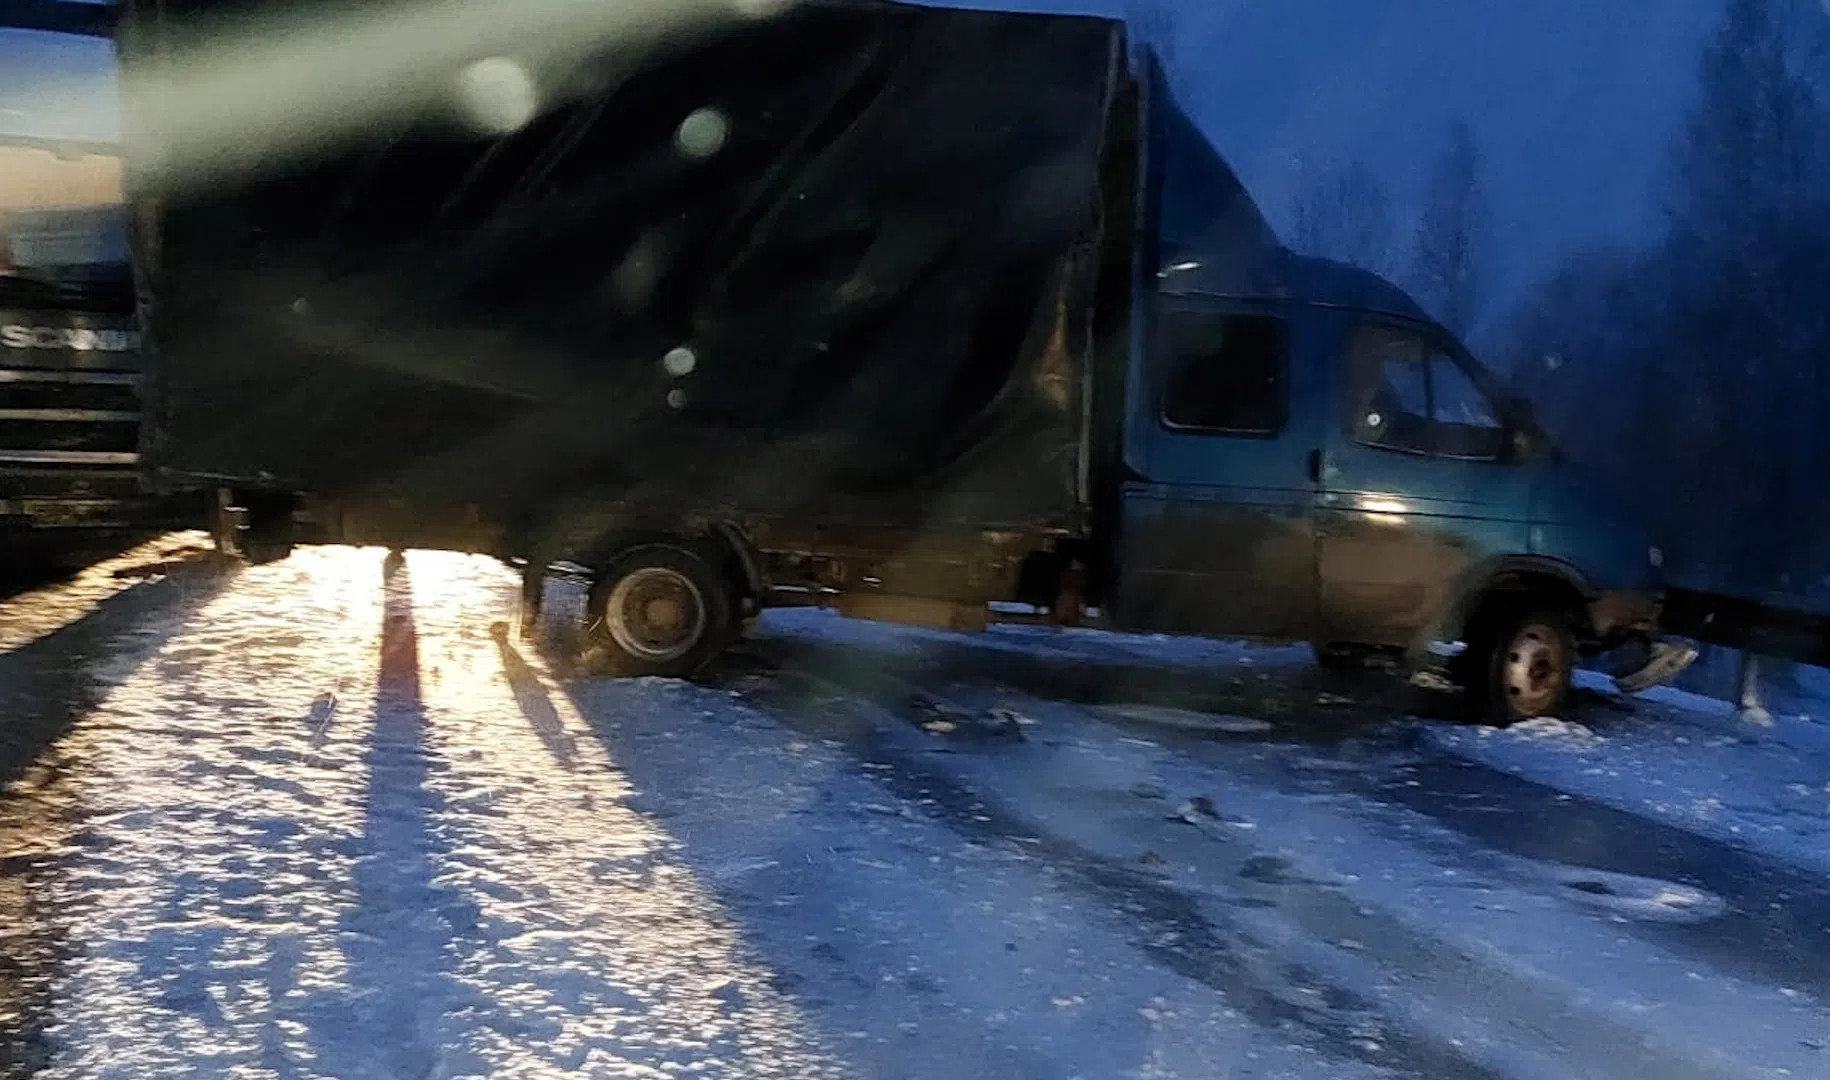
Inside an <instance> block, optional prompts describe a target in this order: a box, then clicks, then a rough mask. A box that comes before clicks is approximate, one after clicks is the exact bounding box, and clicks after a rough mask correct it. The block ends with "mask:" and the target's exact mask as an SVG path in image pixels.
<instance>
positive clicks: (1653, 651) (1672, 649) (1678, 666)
mask: <svg viewBox="0 0 1830 1080" xmlns="http://www.w3.org/2000/svg"><path fill="white" fill-rule="evenodd" d="M1696 658H1697V647H1696V646H1695V645H1691V644H1689V643H1687V642H1681V641H1654V642H1653V643H1652V646H1651V648H1650V649H1648V650H1647V659H1646V663H1645V665H1644V666H1642V667H1641V668H1640V669H1639V670H1638V671H1634V672H1630V673H1628V674H1626V675H1616V676H1614V686H1615V687H1616V688H1617V689H1619V690H1620V692H1621V693H1623V694H1637V693H1639V692H1640V691H1642V690H1650V689H1652V688H1653V687H1654V686H1659V685H1661V684H1663V683H1668V682H1670V681H1671V680H1672V679H1675V678H1677V676H1678V673H1679V672H1681V671H1683V670H1684V669H1685V668H1687V667H1689V666H1690V665H1691V664H1692V663H1693V662H1695V661H1696Z"/></svg>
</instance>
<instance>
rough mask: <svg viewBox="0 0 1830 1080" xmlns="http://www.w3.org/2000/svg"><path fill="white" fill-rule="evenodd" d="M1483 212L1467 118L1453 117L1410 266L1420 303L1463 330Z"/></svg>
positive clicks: (1472, 297)
mask: <svg viewBox="0 0 1830 1080" xmlns="http://www.w3.org/2000/svg"><path fill="white" fill-rule="evenodd" d="M1484 214H1485V205H1484V197H1483V192H1482V186H1481V159H1480V148H1479V146H1478V145H1476V143H1475V141H1474V132H1473V131H1472V130H1471V129H1470V128H1469V127H1468V125H1467V123H1466V122H1464V121H1460V120H1457V121H1456V122H1455V124H1454V126H1453V127H1451V128H1450V130H1449V142H1448V146H1447V147H1446V148H1445V149H1444V150H1443V154H1442V157H1441V159H1440V160H1439V161H1438V162H1437V164H1436V168H1435V171H1434V172H1433V173H1432V175H1431V177H1430V183H1429V188H1428V190H1427V192H1426V194H1425V200H1424V209H1423V218H1422V220H1421V221H1420V222H1419V223H1418V226H1417V238H1416V248H1415V250H1414V252H1413V256H1412V266H1413V275H1414V278H1415V280H1416V282H1417V286H1418V290H1419V291H1420V292H1421V293H1422V294H1423V296H1424V298H1425V303H1426V304H1428V305H1429V306H1430V307H1431V308H1432V309H1433V310H1434V313H1435V315H1436V317H1437V318H1439V319H1441V320H1442V323H1443V325H1445V326H1447V327H1449V328H1450V329H1451V330H1454V331H1455V332H1456V333H1458V334H1465V333H1467V332H1468V329H1469V327H1470V325H1471V324H1472V323H1473V321H1474V317H1475V315H1476V314H1477V313H1478V311H1479V305H1480V301H1481V294H1480V287H1479V286H1480V282H1479V277H1478V274H1479V262H1480V258H1479V257H1480V243H1481V240H1482V234H1483V231H1484V228H1485V221H1484Z"/></svg>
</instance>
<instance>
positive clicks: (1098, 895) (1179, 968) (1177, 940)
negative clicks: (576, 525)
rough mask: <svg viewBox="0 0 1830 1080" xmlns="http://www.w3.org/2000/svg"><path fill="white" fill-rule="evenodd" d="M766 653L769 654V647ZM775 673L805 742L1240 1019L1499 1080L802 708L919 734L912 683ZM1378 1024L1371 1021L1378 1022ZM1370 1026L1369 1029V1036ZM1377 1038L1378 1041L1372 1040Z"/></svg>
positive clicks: (786, 663) (1467, 1079)
mask: <svg viewBox="0 0 1830 1080" xmlns="http://www.w3.org/2000/svg"><path fill="white" fill-rule="evenodd" d="M761 651H763V652H765V653H766V654H767V653H771V652H772V650H770V649H769V648H768V647H767V646H766V645H764V646H762V648H761ZM774 655H775V657H776V658H778V659H780V662H781V664H782V667H781V669H780V674H781V675H783V676H786V677H788V678H791V679H794V680H796V681H799V682H800V683H801V687H800V690H799V692H798V694H797V693H796V692H795V691H793V690H790V689H787V688H785V687H774V688H770V689H769V690H766V691H763V692H761V693H759V694H758V695H757V700H758V701H759V702H763V703H766V704H767V705H768V706H769V707H770V710H771V712H772V713H774V714H775V715H776V716H777V717H779V718H781V719H783V721H784V722H787V723H790V724H792V725H795V726H797V727H800V728H802V729H803V730H807V731H809V733H811V734H818V735H822V736H825V737H831V738H837V739H839V740H841V741H842V742H843V743H844V744H845V745H846V746H847V747H848V749H849V751H850V752H851V753H852V754H853V756H855V757H856V758H857V759H858V760H859V761H860V762H863V763H866V764H877V765H882V766H885V768H883V769H882V770H880V771H874V772H873V773H872V775H873V776H874V777H875V778H877V779H878V780H879V782H881V783H883V784H884V785H885V786H887V787H888V788H890V790H892V791H893V792H895V793H896V794H897V795H899V796H900V797H902V798H903V799H906V800H909V801H912V802H925V803H928V804H931V805H933V806H934V807H935V808H936V813H937V815H938V816H939V817H940V818H941V819H942V820H944V821H945V822H947V823H948V824H949V825H950V826H952V827H954V828H956V829H959V830H961V831H963V832H966V833H970V834H982V835H989V836H994V837H999V838H1003V839H1011V840H1017V841H1019V842H1021V843H1023V844H1025V845H1026V846H1027V847H1028V848H1029V850H1032V851H1035V852H1036V853H1038V854H1039V855H1041V856H1042V857H1044V858H1045V859H1047V860H1048V861H1049V863H1050V864H1051V865H1052V866H1054V867H1056V868H1057V869H1058V870H1060V871H1062V872H1063V873H1065V874H1066V875H1067V876H1068V877H1069V878H1070V879H1071V880H1074V881H1076V882H1077V883H1078V884H1079V886H1080V888H1082V889H1083V890H1084V891H1085V892H1086V893H1087V895H1089V897H1091V898H1092V899H1094V900H1095V901H1096V902H1098V903H1099V904H1100V905H1102V906H1103V907H1105V908H1106V909H1108V910H1111V911H1113V912H1114V913H1116V914H1119V915H1120V916H1121V917H1123V918H1125V919H1127V920H1134V921H1135V923H1136V924H1137V925H1138V926H1139V928H1140V933H1139V934H1138V935H1137V939H1136V941H1135V944H1136V946H1137V947H1138V948H1139V950H1140V951H1142V952H1143V953H1144V954H1145V955H1147V956H1149V957H1150V958H1151V959H1152V960H1154V961H1155V962H1157V963H1159V964H1161V965H1163V966H1164V967H1166V968H1168V969H1169V970H1171V971H1174V972H1176V973H1178V974H1180V975H1183V976H1184V977H1187V978H1189V979H1193V980H1195V981H1196V982H1199V983H1202V984H1204V985H1206V986H1208V987H1210V988H1212V989H1213V990H1215V991H1217V992H1219V993H1220V994H1221V995H1223V996H1224V997H1225V999H1226V1000H1227V1001H1228V1002H1230V1003H1231V1004H1233V1005H1234V1006H1235V1007H1236V1008H1238V1009H1239V1010H1240V1011H1241V1012H1242V1013H1243V1014H1244V1015H1245V1016H1247V1017H1248V1018H1250V1019H1252V1020H1253V1021H1255V1022H1257V1023H1258V1024H1260V1025H1262V1026H1265V1027H1267V1028H1279V1027H1290V1026H1294V1027H1297V1028H1300V1029H1301V1030H1302V1031H1304V1032H1305V1033H1306V1034H1307V1037H1308V1038H1309V1040H1310V1041H1312V1042H1313V1043H1314V1044H1315V1045H1316V1046H1317V1048H1318V1049H1320V1050H1322V1051H1323V1052H1325V1053H1328V1054H1331V1055H1334V1056H1337V1057H1340V1058H1344V1059H1349V1060H1359V1061H1363V1062H1365V1063H1366V1064H1369V1065H1375V1066H1378V1067H1380V1068H1383V1069H1390V1070H1393V1071H1395V1072H1396V1073H1398V1074H1400V1075H1407V1076H1416V1077H1420V1078H1421V1077H1428V1078H1432V1080H1437V1078H1460V1080H1499V1078H1500V1077H1501V1076H1502V1075H1503V1074H1501V1073H1497V1072H1493V1071H1491V1070H1489V1069H1487V1068H1486V1067H1484V1066H1482V1065H1480V1064H1479V1063H1477V1062H1475V1061H1473V1060H1471V1059H1469V1058H1468V1057H1466V1056H1465V1055H1464V1054H1462V1053H1461V1052H1460V1051H1459V1050H1458V1049H1456V1048H1455V1047H1452V1046H1449V1045H1447V1044H1446V1043H1440V1042H1437V1041H1435V1040H1432V1039H1430V1038H1428V1037H1426V1036H1418V1035H1414V1034H1412V1033H1410V1032H1407V1031H1405V1030H1404V1029H1403V1028H1402V1026H1401V1025H1398V1024H1394V1023H1391V1022H1390V1021H1389V1020H1387V1019H1386V1018H1384V1017H1383V1015H1382V1010H1381V1009H1380V1008H1379V1006H1378V1005H1377V1004H1376V1003H1374V1002H1371V1001H1369V1000H1365V999H1363V998H1360V997H1359V996H1358V995H1356V994H1353V993H1351V992H1347V991H1344V990H1341V989H1339V988H1334V987H1329V986H1327V985H1326V980H1325V978H1323V977H1322V976H1321V975H1320V974H1319V973H1317V972H1312V971H1308V970H1305V969H1303V968H1302V967H1301V966H1300V965H1291V964H1287V963H1283V962H1280V961H1279V960H1277V959H1276V958H1275V957H1274V956H1272V955H1269V954H1271V953H1272V952H1273V950H1272V949H1269V948H1267V947H1266V946H1265V945H1264V944H1262V943H1259V942H1255V941H1252V940H1250V939H1249V938H1248V937H1247V936H1246V935H1244V934H1242V933H1240V932H1239V931H1238V929H1237V928H1234V927H1222V926H1220V925H1217V924H1215V923H1214V922H1212V921H1211V920H1210V919H1209V918H1208V917H1207V915H1206V914H1205V913H1204V912H1203V911H1202V910H1201V908H1200V906H1199V905H1198V904H1197V903H1196V902H1195V901H1194V900H1193V899H1192V898H1191V897H1189V896H1188V895H1187V894H1185V893H1183V892H1181V891H1180V890H1178V889H1175V888H1173V887H1170V886H1166V885H1164V884H1163V883H1162V882H1161V881H1160V880H1158V879H1156V878H1154V877H1152V876H1150V875H1147V874H1143V873H1140V872H1138V871H1137V870H1136V869H1134V868H1132V867H1130V866H1126V865H1124V864H1122V863H1119V862H1117V861H1115V860H1113V859H1110V858H1107V857H1105V856H1102V855H1099V854H1096V853H1095V852H1093V851H1091V850H1089V849H1086V848H1083V847H1080V846H1078V845H1076V844H1074V843H1072V842H1071V841H1069V840H1067V839H1064V838H1063V837H1061V836H1059V835H1056V834H1052V833H1050V832H1048V831H1047V830H1046V829H1042V828H1038V827H1037V826H1036V824H1035V823H1034V822H1031V821H1029V820H1027V819H1025V818H1023V817H1021V816H1018V815H1016V814H1013V813H1011V812H1010V811H1008V810H1006V809H1004V808H1002V807H1001V806H1000V805H999V804H998V800H997V798H996V797H995V796H994V795H992V794H991V793H989V792H976V791H974V790H973V789H971V788H969V787H967V786H965V785H964V784H963V783H962V782H961V780H960V779H959V778H958V777H956V776H955V775H953V774H951V773H950V772H949V771H947V770H946V769H945V768H943V767H937V766H934V765H931V764H929V763H927V762H925V761H922V760H921V759H920V757H919V756H917V755H916V754H914V753H911V752H910V750H909V748H908V747H907V746H906V744H905V743H903V742H901V741H900V740H896V739H894V738H889V737H886V736H885V734H884V731H883V729H882V728H881V726H880V725H879V724H877V723H875V722H873V720H872V718H870V717H868V716H860V715H858V714H857V713H856V712H853V713H850V714H849V715H847V714H844V713H838V714H835V713H834V711H832V710H831V709H830V708H814V707H809V706H808V705H807V704H806V702H808V701H809V700H810V699H812V698H814V697H816V696H818V695H819V694H820V693H821V691H822V689H828V688H829V689H830V690H833V691H837V692H838V693H839V694H840V695H841V696H842V697H844V698H845V699H846V700H845V704H849V705H850V706H851V708H852V709H854V710H858V709H862V710H874V711H877V712H878V713H879V715H885V714H887V715H888V716H889V717H892V718H894V722H896V723H898V724H903V725H908V726H914V725H916V724H919V722H920V721H921V719H922V717H920V716H916V715H910V714H908V713H907V712H906V711H905V710H904V703H905V702H906V701H907V699H908V691H909V690H910V689H913V688H915V687H916V684H914V683H910V682H904V681H903V680H901V679H898V678H894V677H889V676H884V675H880V674H879V675H867V674H864V673H863V671H862V669H861V668H859V667H858V666H856V665H853V664H850V663H844V662H841V663H839V664H836V665H834V664H830V663H821V662H820V660H819V658H818V657H816V656H813V655H810V654H808V653H805V652H800V653H796V654H792V655H790V656H788V657H782V656H781V654H780V653H775V654H774ZM1271 970H1275V971H1278V972H1280V973H1281V974H1282V976H1283V977H1284V978H1285V979H1286V980H1288V982H1289V983H1291V984H1293V985H1295V986H1298V987H1302V986H1309V987H1319V988H1320V989H1321V990H1322V994H1321V996H1320V1001H1321V1007H1307V1006H1304V1005H1299V1004H1297V1003H1295V1002H1293V1001H1292V1000H1291V998H1290V996H1289V995H1288V994H1287V993H1281V992H1279V991H1278V990H1276V989H1273V988H1272V987H1271V986H1269V985H1267V983H1266V980H1265V976H1266V974H1267V973H1268V972H1269V971H1271ZM1375 1018H1376V1019H1375ZM1369 1019H1371V1020H1372V1022H1373V1025H1374V1026H1373V1027H1371V1028H1369V1027H1368V1020H1369ZM1375 1036H1376V1037H1375Z"/></svg>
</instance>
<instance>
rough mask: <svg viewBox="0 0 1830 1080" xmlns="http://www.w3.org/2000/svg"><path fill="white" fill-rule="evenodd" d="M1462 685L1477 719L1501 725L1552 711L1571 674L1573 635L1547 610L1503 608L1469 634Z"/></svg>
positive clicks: (1559, 702) (1565, 691) (1561, 616)
mask: <svg viewBox="0 0 1830 1080" xmlns="http://www.w3.org/2000/svg"><path fill="white" fill-rule="evenodd" d="M1467 644H1468V650H1467V653H1466V654H1465V655H1464V657H1463V659H1464V660H1465V665H1464V667H1463V685H1464V688H1465V690H1466V691H1467V695H1468V707H1469V712H1470V714H1471V716H1472V717H1473V719H1474V720H1476V721H1477V722H1485V723H1490V724H1497V725H1499V726H1501V727H1504V726H1507V725H1510V724H1515V723H1518V722H1519V721H1521V720H1533V719H1536V718H1538V717H1541V716H1550V715H1552V714H1554V713H1555V712H1556V711H1557V709H1558V708H1560V707H1561V706H1562V705H1563V702H1564V701H1565V700H1566V699H1567V698H1568V697H1569V688H1570V681H1571V679H1572V678H1573V677H1574V676H1575V673H1576V662H1577V659H1578V657H1577V652H1576V635H1575V632H1574V630H1573V629H1572V628H1571V625H1570V619H1569V616H1568V615H1565V614H1564V613H1562V612H1560V611H1557V610H1555V609H1551V608H1531V607H1519V608H1511V609H1503V610H1500V611H1497V612H1495V613H1494V614H1493V615H1491V616H1489V617H1486V618H1483V619H1481V620H1480V622H1479V623H1478V624H1477V625H1476V626H1475V627H1474V628H1473V630H1472V631H1471V632H1470V634H1469V635H1468V643H1467Z"/></svg>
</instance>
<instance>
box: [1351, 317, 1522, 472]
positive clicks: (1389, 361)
mask: <svg viewBox="0 0 1830 1080" xmlns="http://www.w3.org/2000/svg"><path fill="white" fill-rule="evenodd" d="M1347 372H1348V378H1349V380H1350V385H1349V392H1348V405H1349V408H1350V410H1351V411H1350V413H1349V414H1348V416H1347V418H1346V420H1347V430H1348V432H1349V433H1350V434H1351V435H1352V436H1353V438H1354V439H1355V440H1356V441H1358V442H1361V443H1364V444H1366V445H1368V446H1375V447H1378V448H1379V449H1381V450H1390V451H1393V452H1396V453H1405V454H1424V455H1429V456H1432V457H1445V458H1456V459H1460V460H1471V461H1497V460H1499V458H1500V456H1501V452H1502V451H1503V450H1504V447H1505V432H1504V430H1503V428H1502V427H1501V424H1500V421H1499V410H1498V409H1496V408H1495V407H1494V404H1493V401H1492V399H1491V398H1490V397H1489V396H1488V394H1487V393H1486V391H1484V390H1482V389H1481V387H1480V386H1479V385H1478V384H1477V383H1476V382H1475V381H1474V379H1473V377H1472V376H1470V375H1469V373H1468V372H1467V371H1466V370H1465V369H1463V367H1462V366H1461V364H1460V363H1459V362H1458V361H1457V360H1456V358H1455V356H1454V354H1452V353H1450V352H1449V351H1447V350H1446V349H1444V348H1442V347H1441V346H1439V345H1438V344H1436V343H1435V342H1433V341H1431V340H1430V339H1429V338H1427V337H1425V336H1423V335H1421V334H1419V333H1417V332H1415V331H1411V330H1405V329H1400V328H1396V327H1391V326H1385V325H1381V324H1377V323H1368V324H1366V325H1363V326H1361V327H1360V328H1359V329H1358V330H1357V331H1355V333H1354V336H1353V339H1352V341H1351V342H1350V344H1349V345H1348V357H1347Z"/></svg>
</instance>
